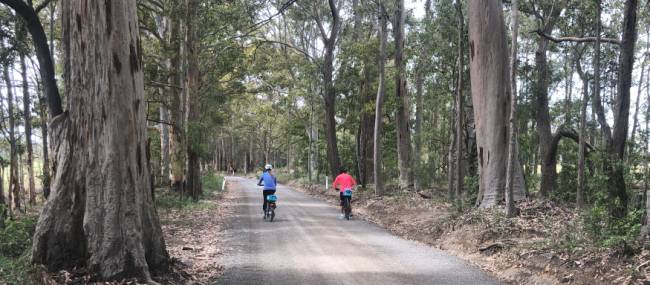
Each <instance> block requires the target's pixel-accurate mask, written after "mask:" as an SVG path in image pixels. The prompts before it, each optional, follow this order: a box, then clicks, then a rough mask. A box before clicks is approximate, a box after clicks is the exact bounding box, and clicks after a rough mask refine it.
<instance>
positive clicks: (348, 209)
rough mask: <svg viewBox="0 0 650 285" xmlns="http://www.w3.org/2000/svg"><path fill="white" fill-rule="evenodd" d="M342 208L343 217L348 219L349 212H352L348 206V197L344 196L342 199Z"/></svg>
mask: <svg viewBox="0 0 650 285" xmlns="http://www.w3.org/2000/svg"><path fill="white" fill-rule="evenodd" d="M343 208H344V209H345V219H346V220H349V219H350V213H351V212H352V206H350V198H347V197H346V198H345V200H344V201H343Z"/></svg>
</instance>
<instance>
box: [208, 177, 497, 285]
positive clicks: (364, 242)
mask: <svg viewBox="0 0 650 285" xmlns="http://www.w3.org/2000/svg"><path fill="white" fill-rule="evenodd" d="M227 179H228V181H229V187H230V190H231V191H233V192H234V196H235V199H234V205H233V206H234V207H235V210H234V214H233V216H232V218H231V220H230V221H229V222H228V227H227V229H226V234H225V240H224V243H225V248H226V250H225V252H224V255H223V257H221V260H218V262H219V263H220V264H222V265H224V266H225V273H224V275H223V276H222V277H221V278H220V279H218V281H217V284H372V285H381V284H391V285H406V284H500V283H499V282H498V281H497V280H496V279H494V278H492V277H490V276H488V275H487V274H486V273H484V272H482V271H481V270H480V269H478V268H476V267H473V266H471V265H469V264H467V263H465V262H463V261H462V260H460V259H458V258H456V257H453V256H450V255H448V254H445V253H444V252H443V251H440V250H437V249H434V248H431V247H428V246H425V245H422V244H419V243H416V242H412V241H408V240H404V239H401V238H399V237H397V236H394V235H392V234H391V233H389V232H388V231H386V230H384V229H382V228H380V227H379V226H376V225H374V224H372V223H368V222H365V221H361V220H358V219H354V217H353V219H352V220H350V221H347V220H344V219H340V218H339V214H340V209H339V208H337V207H334V206H333V205H329V204H327V203H325V202H322V201H320V200H318V199H315V198H313V197H310V196H308V195H305V194H303V193H300V192H296V191H294V190H292V189H290V188H289V187H284V186H280V187H279V188H278V191H277V192H276V195H278V208H277V210H276V216H275V220H274V221H273V222H272V223H270V222H267V221H264V220H263V219H262V206H261V203H262V189H261V188H260V187H258V186H256V181H254V180H251V179H245V178H239V177H228V178H227ZM353 209H354V204H353ZM353 211H354V210H353Z"/></svg>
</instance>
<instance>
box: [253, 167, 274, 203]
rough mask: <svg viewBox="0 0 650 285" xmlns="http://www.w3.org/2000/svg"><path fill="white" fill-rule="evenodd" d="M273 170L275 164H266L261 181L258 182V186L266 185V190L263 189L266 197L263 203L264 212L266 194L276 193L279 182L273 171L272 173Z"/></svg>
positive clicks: (263, 194)
mask: <svg viewBox="0 0 650 285" xmlns="http://www.w3.org/2000/svg"><path fill="white" fill-rule="evenodd" d="M272 170H273V166H272V165H270V164H267V165H265V166H264V173H262V177H260V181H259V182H257V186H264V190H262V196H263V197H264V204H262V213H266V205H267V203H268V202H267V201H266V196H269V195H273V194H275V187H276V185H277V184H278V180H277V179H276V178H275V176H273V173H271V172H272Z"/></svg>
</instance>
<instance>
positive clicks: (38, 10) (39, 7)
mask: <svg viewBox="0 0 650 285" xmlns="http://www.w3.org/2000/svg"><path fill="white" fill-rule="evenodd" d="M51 2H52V0H45V1H43V3H41V4H40V5H38V6H36V8H35V9H34V12H36V14H38V13H40V12H41V11H42V10H43V9H45V7H47V5H49V4H50V3H51Z"/></svg>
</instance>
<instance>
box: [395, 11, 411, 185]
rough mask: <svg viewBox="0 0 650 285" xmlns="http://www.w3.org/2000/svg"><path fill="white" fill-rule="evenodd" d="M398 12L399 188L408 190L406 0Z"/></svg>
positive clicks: (396, 23) (396, 15) (396, 49)
mask: <svg viewBox="0 0 650 285" xmlns="http://www.w3.org/2000/svg"><path fill="white" fill-rule="evenodd" d="M396 5H397V10H396V11H395V19H394V20H393V31H394V33H395V66H396V72H395V97H396V98H397V110H396V112H395V127H396V130H397V162H398V163H397V167H398V169H399V186H400V188H406V187H409V186H411V185H413V172H412V169H413V168H412V167H411V133H410V131H409V112H408V111H409V106H410V104H409V98H408V94H407V91H408V90H406V72H405V70H404V68H405V65H406V62H405V61H404V60H403V57H404V26H405V19H406V15H405V9H404V0H396Z"/></svg>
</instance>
